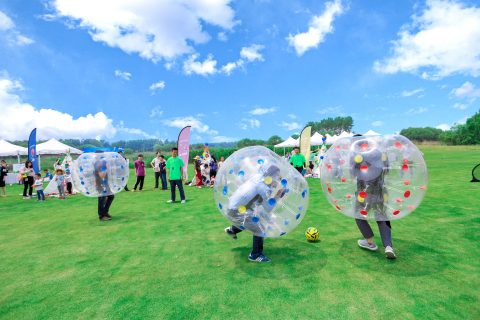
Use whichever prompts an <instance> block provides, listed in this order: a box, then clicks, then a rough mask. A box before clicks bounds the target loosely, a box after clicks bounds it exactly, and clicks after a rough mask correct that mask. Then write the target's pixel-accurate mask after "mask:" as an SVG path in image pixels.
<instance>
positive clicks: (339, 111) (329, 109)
mask: <svg viewBox="0 0 480 320" xmlns="http://www.w3.org/2000/svg"><path fill="white" fill-rule="evenodd" d="M317 113H319V114H334V115H342V114H343V107H342V106H334V107H326V108H323V109H320V110H318V111H317Z"/></svg>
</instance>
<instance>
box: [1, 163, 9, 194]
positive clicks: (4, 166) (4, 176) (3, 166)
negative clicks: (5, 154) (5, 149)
mask: <svg viewBox="0 0 480 320" xmlns="http://www.w3.org/2000/svg"><path fill="white" fill-rule="evenodd" d="M7 173H8V167H7V162H6V161H5V160H2V161H0V188H2V197H6V196H7V189H6V188H5V181H6V180H7Z"/></svg>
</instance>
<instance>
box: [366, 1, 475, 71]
mask: <svg viewBox="0 0 480 320" xmlns="http://www.w3.org/2000/svg"><path fill="white" fill-rule="evenodd" d="M398 36H399V38H398V39H397V40H395V41H393V48H392V49H393V53H392V55H391V56H390V57H388V58H386V59H385V60H383V61H376V62H375V64H374V69H375V70H376V71H377V72H381V73H387V74H393V73H397V72H411V73H418V72H421V76H422V78H425V79H440V78H442V77H446V76H449V75H452V74H456V73H460V74H466V75H471V76H474V77H477V76H479V75H480V8H479V7H473V6H472V7H467V6H466V5H464V4H462V3H460V2H458V1H455V0H427V6H426V8H425V9H424V10H423V11H422V12H421V13H420V14H419V15H414V16H412V22H411V23H410V24H407V25H404V26H402V28H401V29H400V31H399V32H398Z"/></svg>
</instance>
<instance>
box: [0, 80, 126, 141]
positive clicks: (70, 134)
mask: <svg viewBox="0 0 480 320" xmlns="http://www.w3.org/2000/svg"><path fill="white" fill-rule="evenodd" d="M22 89H23V87H22V85H21V83H20V82H19V81H15V80H11V79H10V78H9V77H8V76H7V75H6V74H1V73H0V113H1V114H4V115H8V117H9V119H17V120H18V119H21V121H17V120H16V121H3V122H2V125H1V126H0V136H1V137H2V138H4V139H9V140H26V139H28V134H29V133H30V130H32V129H33V128H37V132H38V138H39V139H50V138H57V139H59V138H63V139H67V138H79V139H81V138H96V137H105V138H111V137H113V136H114V135H115V133H116V132H117V129H116V128H115V127H114V125H113V121H112V119H109V118H108V117H107V116H106V115H105V114H104V113H103V112H98V113H96V114H87V115H84V116H81V117H78V118H74V117H73V116H72V115H70V114H68V113H64V112H61V111H58V110H54V109H49V108H42V109H38V108H35V107H34V106H32V105H31V104H29V103H26V102H23V101H22V99H21V97H20V96H19V95H18V94H16V91H18V90H22Z"/></svg>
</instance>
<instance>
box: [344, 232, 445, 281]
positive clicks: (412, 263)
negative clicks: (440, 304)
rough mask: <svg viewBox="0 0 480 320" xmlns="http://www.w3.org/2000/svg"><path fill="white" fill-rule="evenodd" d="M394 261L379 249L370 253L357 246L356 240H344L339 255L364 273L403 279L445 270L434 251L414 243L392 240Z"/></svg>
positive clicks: (440, 257)
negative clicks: (381, 274)
mask: <svg viewBox="0 0 480 320" xmlns="http://www.w3.org/2000/svg"><path fill="white" fill-rule="evenodd" d="M393 244H394V246H395V252H396V254H397V259H395V260H390V259H387V258H386V257H385V254H384V248H383V246H381V245H379V244H377V245H379V246H378V251H376V252H372V251H368V250H364V249H361V248H359V247H358V245H357V243H356V240H350V239H349V240H345V241H343V242H342V246H341V247H340V255H341V256H343V257H344V258H345V259H346V260H348V261H350V262H351V263H352V264H353V265H355V267H356V268H359V269H361V270H363V271H365V272H372V273H376V272H379V273H384V274H385V273H387V274H392V275H395V276H403V277H423V276H427V275H431V274H433V273H438V272H441V271H442V270H444V269H445V268H447V267H448V265H449V263H448V262H447V260H446V259H445V257H444V256H443V255H442V254H441V253H440V252H438V251H436V250H435V249H433V248H431V247H428V246H425V245H423V244H420V243H417V242H415V241H410V240H403V239H394V243H393Z"/></svg>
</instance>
